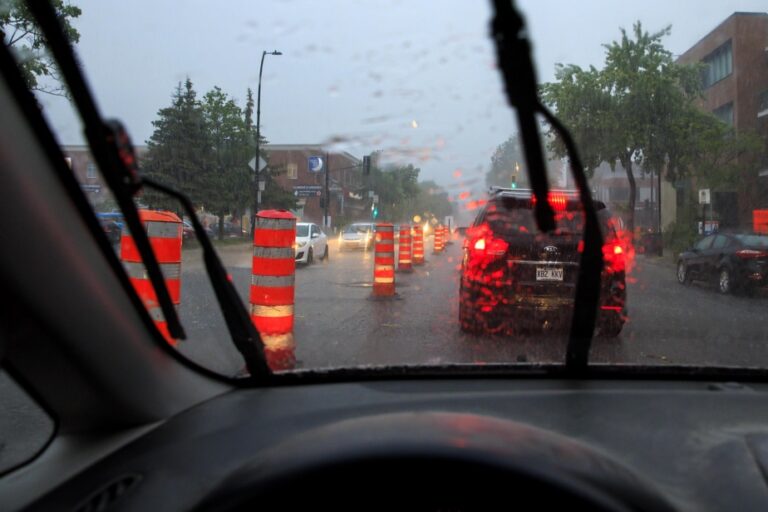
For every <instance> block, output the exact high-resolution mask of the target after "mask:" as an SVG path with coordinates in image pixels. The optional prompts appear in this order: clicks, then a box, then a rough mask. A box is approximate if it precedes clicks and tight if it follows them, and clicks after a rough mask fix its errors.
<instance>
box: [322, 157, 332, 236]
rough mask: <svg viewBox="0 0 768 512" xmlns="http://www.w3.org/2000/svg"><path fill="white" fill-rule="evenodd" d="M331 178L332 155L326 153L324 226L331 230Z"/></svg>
mask: <svg viewBox="0 0 768 512" xmlns="http://www.w3.org/2000/svg"><path fill="white" fill-rule="evenodd" d="M330 178H331V153H330V152H326V153H325V196H324V197H325V204H324V205H323V206H324V207H325V212H324V213H323V215H324V217H323V226H324V227H325V228H326V229H327V228H330V227H331V226H329V224H330V223H329V222H328V204H329V203H330V202H331V196H330V195H329V192H328V189H329V188H330V187H329V184H330Z"/></svg>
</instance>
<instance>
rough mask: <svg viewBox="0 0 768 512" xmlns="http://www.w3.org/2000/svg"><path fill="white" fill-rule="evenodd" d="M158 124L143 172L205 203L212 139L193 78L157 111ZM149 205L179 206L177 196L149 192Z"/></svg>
mask: <svg viewBox="0 0 768 512" xmlns="http://www.w3.org/2000/svg"><path fill="white" fill-rule="evenodd" d="M152 125H153V126H154V127H155V131H154V132H153V134H152V136H151V137H150V139H149V140H148V141H147V146H148V152H147V156H146V158H145V159H144V162H143V164H142V171H143V173H144V174H145V175H146V176H147V177H149V178H152V179H154V180H156V181H159V182H161V183H163V184H165V185H167V186H170V187H173V188H174V189H176V190H178V191H180V192H182V193H184V194H185V195H186V196H187V197H189V199H190V200H191V201H192V204H194V205H195V206H196V207H200V206H206V202H207V200H208V192H207V187H208V181H209V180H208V178H207V177H206V174H207V173H208V172H209V169H210V159H211V156H212V155H211V142H210V134H209V131H208V126H207V122H206V119H205V116H204V113H203V108H202V105H201V104H200V101H199V100H198V99H197V94H196V92H195V90H194V87H193V85H192V81H191V80H190V79H189V78H187V80H186V81H185V82H184V86H183V87H182V85H181V84H179V85H178V86H177V87H176V91H175V92H174V94H173V96H172V102H171V106H169V107H166V108H162V109H160V110H159V111H158V118H157V120H156V121H153V122H152ZM145 200H146V201H147V203H148V204H149V205H150V206H153V207H157V208H166V209H171V210H178V209H179V206H178V204H177V203H176V201H174V200H170V199H169V198H167V197H166V196H163V195H159V194H151V193H147V194H146V197H145Z"/></svg>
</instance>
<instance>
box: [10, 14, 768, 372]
mask: <svg viewBox="0 0 768 512" xmlns="http://www.w3.org/2000/svg"><path fill="white" fill-rule="evenodd" d="M55 4H56V5H57V6H58V9H59V12H60V15H61V19H62V21H63V22H64V23H65V29H66V31H67V34H68V37H69V38H70V40H71V41H72V43H73V45H74V49H75V51H76V52H77V55H78V58H79V63H80V64H81V70H82V72H83V74H84V75H85V77H86V79H87V81H88V83H89V85H90V87H91V88H92V93H93V96H94V98H95V100H96V102H97V104H98V106H99V109H100V110H101V113H102V114H103V115H104V116H105V117H109V118H117V119H120V120H121V121H122V122H123V123H124V125H125V126H126V128H127V131H128V133H129V134H130V136H131V138H132V140H133V143H134V145H135V150H136V157H137V161H138V165H139V172H140V175H141V176H143V177H147V178H150V179H152V180H154V181H156V182H159V183H162V184H165V185H167V186H169V187H171V188H174V189H176V190H179V191H181V192H182V193H184V194H185V195H186V196H187V197H188V198H189V199H190V201H191V202H192V205H193V207H194V210H195V213H196V215H197V217H198V218H199V219H200V222H201V224H202V227H203V230H204V231H205V234H206V236H207V237H210V238H211V239H212V240H213V244H214V246H215V249H216V251H217V252H218V254H219V257H220V258H221V260H222V262H223V264H224V266H225V267H226V273H227V274H228V275H229V278H230V281H231V283H232V285H234V287H235V288H236V290H237V293H238V295H239V297H240V300H241V302H242V304H243V307H244V308H245V309H246V310H247V312H248V316H249V318H250V319H251V322H252V323H253V325H254V326H255V327H256V328H257V330H258V331H259V332H260V333H261V336H262V339H263V343H264V345H265V347H266V350H267V352H268V354H269V360H270V365H271V366H272V368H273V370H277V371H296V370H318V369H328V368H373V367H381V368H385V367H389V366H392V365H395V366H408V367H412V366H424V367H450V365H455V364H460V365H492V364H504V365H510V366H511V367H515V366H516V365H520V366H525V365H530V364H551V365H562V364H564V362H565V359H566V351H567V347H568V342H569V339H570V328H571V324H572V322H573V320H574V318H573V315H574V311H575V307H576V305H577V304H576V303H575V301H576V298H575V297H576V290H577V285H578V280H579V275H580V265H581V258H582V254H584V249H585V247H584V224H585V218H586V217H585V210H584V207H583V206H582V205H581V203H580V201H579V199H578V193H577V186H576V181H575V180H574V175H573V173H572V172H571V169H570V165H571V155H569V153H568V151H567V150H566V145H565V144H564V141H563V140H562V139H561V137H560V136H559V135H558V134H557V133H556V131H555V130H554V129H553V128H552V126H550V125H549V124H548V123H546V122H545V121H544V119H543V118H539V119H538V120H537V121H538V122H536V123H535V124H536V126H538V127H539V132H540V134H539V135H540V137H539V141H540V144H541V147H542V150H543V153H544V163H543V165H542V166H540V167H541V168H537V170H536V172H539V173H543V174H544V175H545V176H546V179H547V181H548V183H549V185H550V188H551V190H550V194H549V196H548V197H547V199H546V200H547V201H548V202H549V204H550V206H551V207H552V210H553V211H554V213H555V221H556V225H557V227H556V230H555V231H553V232H550V233H543V232H541V231H540V229H539V225H538V224H537V222H536V219H535V218H534V211H533V209H532V204H533V200H532V198H531V188H532V181H531V179H530V171H531V169H529V164H528V162H527V159H526V148H525V145H524V143H523V137H522V134H521V130H520V128H519V127H518V124H517V117H516V116H517V112H516V111H515V110H514V109H512V108H510V106H509V105H510V101H509V99H508V98H507V97H506V95H505V85H504V81H503V77H502V74H501V73H500V70H501V69H502V68H504V66H507V65H511V66H512V67H513V68H512V69H513V70H514V69H517V68H515V67H514V66H519V64H520V62H518V60H519V59H518V60H515V59H512V61H510V62H499V61H498V57H497V48H496V46H495V45H496V40H495V39H494V38H492V37H490V36H489V33H490V32H489V31H490V22H491V19H492V17H493V14H494V12H493V2H490V1H488V2H464V1H458V0H457V1H449V2H443V3H440V4H435V3H434V2H426V1H408V2H402V1H391V2H384V1H378V0H366V1H361V2H357V1H351V0H349V1H346V0H331V1H326V2H314V1H310V0H294V1H291V2H286V1H274V2H258V3H256V2H249V1H232V2H225V3H221V4H217V3H211V2H209V3H200V2H172V1H165V2H159V3H158V2H155V1H149V0H137V1H133V2H100V1H97V0H70V1H66V2H55ZM516 5H517V7H518V8H519V10H520V11H521V13H522V14H523V15H524V16H525V22H526V31H525V33H526V34H528V35H529V36H530V38H531V42H532V47H533V61H534V65H535V67H536V73H537V76H536V79H537V82H538V84H537V85H538V91H539V94H540V97H541V100H542V103H543V104H544V105H546V106H547V107H548V108H549V109H550V110H551V111H552V112H553V113H554V114H555V115H556V116H557V117H558V118H559V119H560V120H561V121H562V122H563V124H564V125H565V126H566V127H567V128H568V129H569V130H570V132H571V134H572V136H573V139H574V141H575V143H576V145H577V147H578V149H579V152H580V155H581V160H582V164H583V167H584V172H585V174H586V177H587V180H588V187H589V192H590V193H591V195H592V197H593V199H594V203H595V209H596V213H597V218H598V221H599V223H600V226H601V230H602V235H603V237H604V240H603V245H602V247H600V248H599V249H600V250H601V251H602V254H603V259H604V261H605V264H604V267H603V268H602V270H601V272H600V280H599V290H598V293H599V298H598V304H597V308H596V309H595V310H594V311H592V312H589V314H594V319H595V330H594V337H593V339H592V342H591V350H590V354H589V363H590V364H593V365H623V366H637V367H647V366H653V367H659V366H688V365H690V366H703V367H720V366H760V367H768V348H766V347H768V343H766V341H768V339H767V338H768V334H766V331H765V324H766V320H768V308H766V305H767V304H768V258H766V251H763V250H762V248H766V247H768V244H766V239H768V150H767V149H766V144H767V142H766V141H768V68H767V67H766V60H765V47H766V45H768V13H766V5H765V2H764V0H725V1H719V2H700V1H698V0H684V1H683V0H681V1H678V2H668V1H661V0H647V1H643V2H635V3H626V2H604V1H598V0H585V1H581V2H567V1H564V0H563V1H557V0H547V1H541V0H520V1H518V2H516ZM0 6H2V11H0V13H4V14H3V15H2V16H0V24H2V29H3V33H4V40H5V43H6V45H9V46H10V47H11V48H12V49H13V51H14V55H15V56H16V57H17V59H18V61H19V63H20V66H21V67H22V70H23V72H24V75H25V78H26V80H27V83H28V85H29V87H30V89H31V90H32V91H33V92H34V94H35V95H36V98H37V101H38V103H39V105H40V108H41V109H42V112H43V114H44V115H45V117H46V119H47V121H48V123H49V124H50V126H51V128H52V130H53V132H54V133H55V135H56V137H57V139H58V141H59V142H60V144H61V148H62V151H63V153H64V155H65V156H66V159H67V163H68V165H69V167H70V168H71V171H72V172H73V173H74V174H75V176H76V177H77V179H78V181H79V182H80V184H81V188H82V190H83V192H84V193H85V194H86V195H87V196H88V198H89V200H90V202H91V204H92V206H93V209H94V211H95V212H97V213H98V214H99V218H100V219H101V220H102V226H103V227H104V229H103V231H104V234H106V236H108V238H109V240H110V242H111V246H112V250H113V251H115V253H116V254H117V255H118V256H119V258H120V260H121V261H122V262H123V265H124V268H125V270H126V272H127V273H128V275H129V277H130V278H131V280H132V283H133V284H134V288H135V291H136V293H139V294H140V296H141V298H142V299H143V300H144V302H145V305H146V307H147V309H148V310H149V311H150V314H151V315H153V316H152V318H162V315H161V314H160V313H159V310H158V309H157V297H156V296H155V294H153V293H148V292H146V289H147V286H146V275H147V274H146V272H145V268H144V264H145V260H144V259H143V257H142V256H141V254H139V252H137V250H136V247H135V244H134V240H133V238H132V237H131V233H130V232H129V230H128V229H127V228H126V226H125V225H124V217H123V215H124V214H125V212H121V211H120V208H119V207H118V204H117V203H118V202H117V201H116V199H115V195H114V193H113V191H112V190H111V189H110V187H109V186H108V184H107V180H106V179H105V176H106V175H105V174H104V173H105V172H107V170H105V169H102V168H101V166H100V165H99V163H98V162H97V160H96V158H94V156H93V151H92V150H91V148H90V147H89V146H88V144H87V142H86V140H85V139H84V137H83V126H82V123H81V121H80V117H79V116H78V114H77V112H76V108H75V104H74V103H73V102H72V101H71V97H72V95H71V91H69V90H68V89H67V87H66V86H65V84H64V82H63V81H62V80H61V77H60V73H59V72H58V71H57V68H56V66H55V63H54V62H53V61H52V60H51V57H50V55H49V54H48V53H46V51H45V44H44V38H41V37H40V35H39V34H37V32H35V31H30V30H27V28H28V27H27V25H24V24H23V23H22V21H20V20H22V19H23V18H24V17H25V16H27V17H28V13H26V10H24V9H20V8H19V2H18V1H16V0H0ZM427 20H428V21H427ZM171 27H172V28H173V29H172V30H171V29H170V28H171ZM201 34H206V36H205V37H201ZM110 172H112V171H110ZM542 197H543V196H542ZM134 203H135V205H136V207H137V208H138V209H139V210H140V215H141V220H142V223H143V225H144V227H145V229H146V232H147V234H148V235H149V237H150V241H151V242H152V247H154V248H155V252H156V255H157V258H158V262H159V264H160V268H161V270H162V271H163V275H164V278H165V281H166V282H167V285H168V290H169V295H170V297H171V300H172V302H173V305H172V306H173V307H174V308H175V310H176V311H178V316H179V318H180V321H181V324H182V326H183V327H184V330H185V331H186V333H187V338H186V339H185V340H178V339H175V338H174V337H173V336H172V335H171V334H172V333H170V331H169V330H168V329H169V328H168V326H167V325H165V324H164V323H163V322H161V321H158V323H157V328H158V329H159V330H160V331H161V332H162V333H163V335H164V337H165V338H166V340H167V342H168V343H169V344H171V345H172V346H174V347H175V348H176V349H177V350H178V351H179V352H181V353H182V354H183V355H184V356H185V357H186V358H188V359H190V360H193V361H195V362H196V363H198V364H200V365H203V366H205V367H207V368H210V369H212V370H214V371H216V372H219V373H221V374H224V375H227V376H244V375H247V373H248V368H246V365H245V362H244V360H243V356H242V355H241V353H240V352H239V351H238V350H237V349H236V347H235V345H234V344H233V342H232V339H231V336H230V332H229V330H228V328H227V324H226V322H227V319H226V318H225V315H223V314H222V312H221V309H220V306H218V302H217V300H216V297H215V294H214V293H213V289H212V287H211V285H210V283H209V281H208V277H207V273H206V264H207V263H206V262H207V259H206V258H205V257H204V256H203V252H202V249H201V243H200V239H199V236H198V233H197V232H196V231H195V230H193V229H190V228H191V224H190V225H189V226H187V224H184V226H183V228H182V225H181V224H180V223H181V222H182V221H189V220H190V216H188V215H187V212H186V211H184V210H183V209H182V208H181V207H180V205H179V203H178V201H177V200H175V199H172V198H170V197H169V196H167V195H165V194H162V193H159V192H157V191H156V190H151V189H148V188H145V189H144V190H143V192H142V193H141V194H139V195H137V196H136V197H135V198H134ZM125 218H127V216H126V217H125ZM297 223H300V224H297ZM305 223H314V224H316V225H317V226H318V227H319V230H318V236H316V237H313V238H310V239H309V240H307V241H305V242H302V243H301V244H298V243H296V242H295V238H296V237H306V238H308V237H309V234H310V233H309V225H308V224H305ZM374 226H375V227H374ZM177 228H178V229H177ZM368 232H370V233H372V235H371V236H370V237H365V236H344V235H345V234H363V233H368ZM719 233H728V235H729V237H731V236H732V235H735V236H736V239H737V240H739V242H741V244H742V245H740V244H736V243H732V240H733V239H732V238H729V237H725V236H721V235H719ZM710 235H712V236H711V238H709V239H707V240H706V243H702V242H701V240H702V239H704V238H705V237H708V236H710ZM747 246H748V247H749V248H750V249H749V250H747V249H745V247H747ZM142 280H143V281H142ZM149 290H150V292H151V290H152V288H151V287H149ZM153 308H154V309H153ZM478 367H480V366H478Z"/></svg>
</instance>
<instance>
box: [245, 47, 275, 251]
mask: <svg viewBox="0 0 768 512" xmlns="http://www.w3.org/2000/svg"><path fill="white" fill-rule="evenodd" d="M282 54H283V53H282V52H279V51H277V50H274V51H271V52H268V51H266V50H265V51H263V52H262V53H261V65H260V66H259V88H258V91H257V93H256V165H255V167H256V179H255V180H254V185H253V187H254V192H253V195H254V198H253V215H251V237H253V231H254V229H255V228H256V214H257V213H258V212H259V181H260V174H261V169H260V166H259V158H260V157H261V155H260V154H259V153H260V151H259V149H260V148H259V146H260V144H261V73H262V71H264V57H266V56H267V55H282Z"/></svg>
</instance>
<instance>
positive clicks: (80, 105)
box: [27, 1, 271, 381]
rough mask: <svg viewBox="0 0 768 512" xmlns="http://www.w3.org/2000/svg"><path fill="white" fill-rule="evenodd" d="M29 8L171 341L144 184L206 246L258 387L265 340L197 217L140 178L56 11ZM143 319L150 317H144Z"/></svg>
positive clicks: (180, 332) (40, 5)
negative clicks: (141, 195) (144, 216)
mask: <svg viewBox="0 0 768 512" xmlns="http://www.w3.org/2000/svg"><path fill="white" fill-rule="evenodd" d="M27 5H28V8H29V10H30V12H31V13H32V16H34V18H35V21H36V22H37V24H38V26H39V27H40V30H41V31H42V33H43V35H44V37H45V38H46V40H47V42H48V47H49V49H50V51H51V53H52V55H53V57H54V59H55V60H56V63H57V65H58V67H59V70H60V72H61V75H62V77H63V78H64V81H65V82H66V83H67V86H68V87H69V91H70V94H71V95H72V100H73V101H74V103H75V105H76V107H77V110H78V112H79V114H80V117H81V118H82V121H83V124H84V125H85V135H86V138H87V140H88V144H89V146H90V148H91V151H92V152H93V156H94V159H95V160H96V162H97V163H98V165H99V167H100V168H101V169H102V170H103V174H104V179H105V181H106V182H107V185H108V186H109V187H110V189H111V190H112V191H113V193H114V196H115V200H116V201H117V203H118V206H119V207H120V209H121V210H122V212H123V216H124V218H125V222H126V224H127V225H128V229H129V230H130V232H131V235H132V237H133V239H134V242H135V244H136V249H137V250H138V252H139V254H140V256H141V258H142V261H143V262H144V266H145V267H146V270H147V275H148V277H149V279H150V281H151V283H152V286H153V288H154V289H155V293H156V296H157V299H158V303H159V304H160V307H161V309H162V312H163V316H164V317H165V320H166V322H167V325H168V331H169V333H170V335H171V336H173V337H174V338H177V339H184V338H185V337H186V335H185V333H184V329H183V328H182V326H181V322H180V321H179V317H178V314H177V312H176V308H175V307H174V305H173V302H172V301H171V296H170V293H169V292H168V288H167V286H166V284H165V280H164V278H163V274H162V271H161V269H160V265H159V264H158V262H157V258H156V257H155V253H154V251H153V250H152V246H151V245H150V242H149V236H148V235H147V233H146V231H145V230H144V227H143V226H142V224H141V219H140V217H139V212H138V209H137V208H136V205H135V204H134V201H133V198H134V196H135V195H136V193H137V192H138V191H139V190H140V189H141V187H142V185H143V184H144V183H147V184H148V185H149V186H152V187H153V188H156V189H158V190H162V191H163V192H165V193H167V194H169V195H172V196H173V197H176V198H177V199H178V200H179V201H180V202H181V204H182V205H183V206H184V208H185V210H186V211H187V214H188V215H189V217H190V219H191V220H192V224H193V228H194V229H195V233H196V235H197V238H198V240H199V241H200V243H201V245H202V246H203V250H204V254H205V265H206V270H207V271H208V275H209V277H210V279H211V283H212V286H213V287H214V290H215V292H216V297H217V299H218V301H219V305H220V306H221V308H222V312H223V314H224V318H225V321H226V323H227V327H228V328H229V331H230V333H231V334H232V337H233V341H234V343H235V347H236V348H237V349H238V350H239V351H240V353H241V354H242V356H243V358H244V359H245V363H246V365H247V366H248V370H249V372H250V374H251V379H253V380H256V381H258V380H261V379H263V378H264V377H266V376H269V375H271V371H270V369H269V366H268V365H267V362H266V357H265V355H264V346H263V343H262V340H261V337H260V336H259V333H258V331H257V330H256V328H255V327H254V326H253V323H252V322H251V320H250V318H249V317H248V312H247V311H246V310H245V308H244V306H243V304H242V302H241V301H240V299H239V297H238V295H237V291H236V290H235V288H234V286H233V285H232V283H230V282H229V279H228V278H227V274H226V271H225V270H224V266H223V265H222V263H221V260H220V259H219V258H218V255H217V254H216V251H215V250H214V249H213V245H212V244H211V243H210V240H209V239H208V236H207V235H206V233H205V230H204V229H203V227H202V225H201V224H200V221H199V220H198V218H197V215H196V214H195V213H194V208H192V204H191V203H190V201H189V199H188V198H187V197H186V196H184V195H183V194H181V193H179V192H176V191H174V190H172V189H170V188H168V187H164V186H163V185H160V184H157V183H154V182H147V181H146V180H142V179H141V177H140V176H139V173H138V165H137V160H136V155H135V153H134V151H133V146H132V145H131V143H130V140H129V138H128V135H127V133H126V131H125V130H124V128H123V127H122V125H120V123H118V122H116V121H104V120H103V119H102V117H101V115H100V113H99V111H98V109H97V107H96V103H95V101H94V100H93V96H92V95H91V92H90V90H89V88H88V85H87V83H86V81H85V77H84V76H83V74H82V72H81V71H80V67H79V65H78V63H77V61H76V59H75V53H74V50H73V49H72V47H71V45H70V44H69V41H68V40H67V39H66V37H65V36H64V33H63V31H62V29H61V24H60V23H59V21H58V18H57V17H56V11H55V10H54V8H53V6H51V5H50V4H49V3H48V2H36V1H35V2H28V3H27ZM144 314H147V313H146V311H144Z"/></svg>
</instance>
